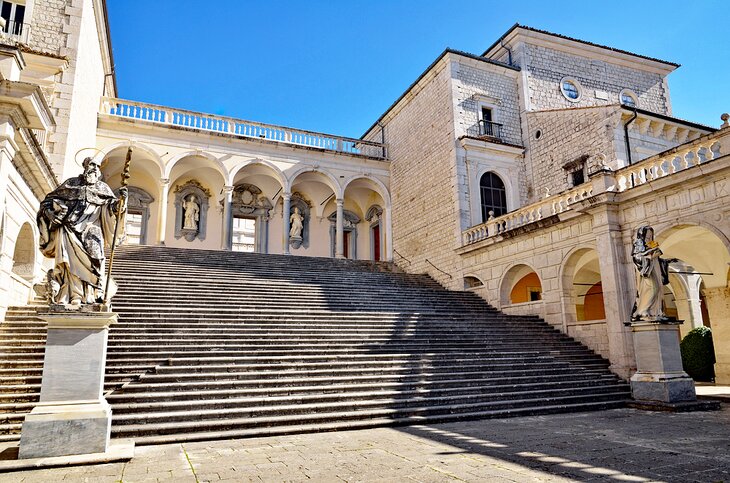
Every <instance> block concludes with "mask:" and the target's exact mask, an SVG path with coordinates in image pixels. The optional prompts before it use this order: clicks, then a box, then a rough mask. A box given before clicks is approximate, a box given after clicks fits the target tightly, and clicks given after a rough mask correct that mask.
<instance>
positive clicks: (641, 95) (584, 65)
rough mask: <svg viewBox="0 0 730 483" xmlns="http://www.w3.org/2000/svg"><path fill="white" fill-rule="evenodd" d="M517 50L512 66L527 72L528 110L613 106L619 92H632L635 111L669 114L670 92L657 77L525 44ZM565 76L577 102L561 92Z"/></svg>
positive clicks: (657, 75) (640, 71) (617, 99)
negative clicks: (578, 90) (575, 87)
mask: <svg viewBox="0 0 730 483" xmlns="http://www.w3.org/2000/svg"><path fill="white" fill-rule="evenodd" d="M517 50H518V52H517V53H516V57H515V63H517V64H518V65H520V67H522V68H523V69H525V70H527V71H528V72H529V75H528V77H527V78H528V90H529V96H530V99H529V104H530V109H531V110H545V109H556V108H566V107H587V106H597V105H606V104H616V103H618V102H620V100H619V94H620V92H621V91H622V90H623V89H631V90H632V91H633V92H634V93H635V94H636V95H637V96H638V107H640V108H642V109H646V110H649V111H652V112H657V113H660V114H670V111H671V107H670V106H671V104H670V100H669V92H668V89H666V88H665V84H664V78H663V77H662V76H661V75H660V74H656V73H652V72H647V71H644V70H639V69H632V68H629V67H624V66H620V65H616V64H613V63H608V62H605V61H602V60H596V59H589V58H587V57H582V56H578V55H571V54H568V53H566V52H560V51H558V50H554V49H550V48H548V47H543V46H537V45H532V44H528V43H524V44H522V45H521V46H520V48H518V49H517ZM566 76H568V77H572V78H574V79H576V80H577V81H578V82H579V83H580V85H581V87H582V96H581V98H580V100H579V101H578V102H571V101H568V100H567V99H566V98H565V96H563V94H562V92H561V90H560V80H561V79H562V78H563V77H566Z"/></svg>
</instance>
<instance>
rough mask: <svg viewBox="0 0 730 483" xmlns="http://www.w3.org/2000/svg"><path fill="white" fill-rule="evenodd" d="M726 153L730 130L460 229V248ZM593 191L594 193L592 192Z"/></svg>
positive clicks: (729, 152) (724, 130)
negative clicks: (586, 200)
mask: <svg viewBox="0 0 730 483" xmlns="http://www.w3.org/2000/svg"><path fill="white" fill-rule="evenodd" d="M727 154H730V127H728V128H726V129H723V130H721V131H719V132H718V133H715V134H714V135H712V136H709V137H708V136H704V137H701V138H699V139H696V140H695V141H693V142H690V143H687V144H683V145H681V146H678V147H677V148H674V149H672V150H669V151H666V152H664V153H660V154H657V155H655V156H652V157H650V158H647V159H645V160H643V161H641V162H638V163H636V164H634V165H631V166H627V167H625V168H622V169H620V170H618V171H615V172H604V175H607V176H610V178H613V180H611V179H610V178H609V179H608V180H602V182H601V183H600V185H598V186H600V187H598V188H597V187H595V186H594V185H595V182H594V181H595V180H594V181H589V182H587V183H584V184H581V185H580V186H578V187H576V188H573V189H571V190H569V191H565V192H563V193H560V194H557V195H554V196H550V197H548V198H545V199H542V200H540V201H538V202H536V203H533V204H531V205H528V206H525V207H522V208H520V209H518V210H515V211H512V212H510V213H507V214H506V215H502V216H499V217H496V218H490V219H489V220H487V221H486V222H484V223H482V224H480V225H475V226H472V227H470V228H468V229H466V230H464V231H463V232H462V246H466V245H471V244H472V243H476V242H478V241H481V240H485V239H487V238H490V237H493V236H496V235H500V234H504V233H506V232H508V231H510V230H514V229H515V228H519V227H521V226H524V225H527V224H530V223H534V222H536V221H539V220H541V219H543V218H545V217H547V216H550V215H557V214H559V213H563V212H565V211H568V210H570V209H571V205H572V204H573V203H575V202H577V201H581V200H584V199H586V198H589V197H591V196H593V195H594V194H599V192H604V191H609V192H617V193H622V192H625V191H627V190H630V189H632V188H635V187H638V186H641V185H643V184H646V183H649V182H651V181H652V180H655V179H659V178H663V177H665V176H670V175H672V174H674V173H678V172H681V171H684V170H686V169H689V168H691V167H693V166H698V165H701V164H703V163H707V162H708V161H711V160H713V159H716V158H718V157H720V156H725V155H727ZM594 189H595V190H596V191H597V192H595V193H594Z"/></svg>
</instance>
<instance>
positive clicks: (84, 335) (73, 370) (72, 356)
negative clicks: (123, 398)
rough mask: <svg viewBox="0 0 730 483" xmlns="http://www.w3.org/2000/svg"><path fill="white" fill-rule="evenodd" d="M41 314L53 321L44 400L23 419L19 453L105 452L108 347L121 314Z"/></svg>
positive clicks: (45, 365)
mask: <svg viewBox="0 0 730 483" xmlns="http://www.w3.org/2000/svg"><path fill="white" fill-rule="evenodd" d="M39 317H41V318H42V319H43V320H45V321H46V322H48V339H47V342H46V353H45V357H44V359H43V378H42V380H41V396H40V403H39V404H38V405H37V406H36V407H35V408H34V409H33V411H31V413H30V414H28V416H26V418H25V421H24V422H23V427H22V430H21V435H20V447H19V452H18V456H19V458H46V457H52V456H66V455H78V454H88V453H104V452H106V451H107V450H108V448H109V437H110V434H111V416H112V412H111V408H110V406H109V404H108V403H107V401H106V399H104V395H103V391H104V373H105V368H106V347H107V337H108V333H109V326H110V325H111V324H113V323H114V322H116V320H117V314H115V313H112V312H100V311H97V312H94V311H81V310H68V311H63V312H52V313H46V314H39Z"/></svg>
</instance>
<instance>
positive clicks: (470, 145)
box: [457, 136, 525, 158]
mask: <svg viewBox="0 0 730 483" xmlns="http://www.w3.org/2000/svg"><path fill="white" fill-rule="evenodd" d="M457 142H458V143H459V146H461V147H462V148H464V149H466V150H467V151H480V152H483V153H488V154H496V155H498V156H511V157H515V158H516V157H520V156H522V155H523V154H524V153H525V148H523V147H521V146H514V145H512V144H504V143H497V142H492V141H487V140H484V139H478V138H474V137H471V136H462V137H460V138H459V139H458V140H457Z"/></svg>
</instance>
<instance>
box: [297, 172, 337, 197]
mask: <svg viewBox="0 0 730 483" xmlns="http://www.w3.org/2000/svg"><path fill="white" fill-rule="evenodd" d="M304 173H318V174H320V175H322V177H323V178H324V181H323V182H324V184H326V185H327V186H328V187H329V188H330V189H331V190H332V192H333V193H334V194H335V198H337V199H342V197H343V196H344V193H345V190H344V189H342V186H340V183H339V181H337V178H335V176H334V175H333V174H332V173H330V172H328V171H326V170H323V169H321V168H319V167H316V166H302V167H301V168H298V169H297V170H295V171H294V172H292V173H291V174H290V175H289V176H288V178H287V185H286V187H285V191H286V192H291V190H292V187H293V186H294V182H295V181H296V180H297V178H298V177H299V176H300V175H302V174H304Z"/></svg>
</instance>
